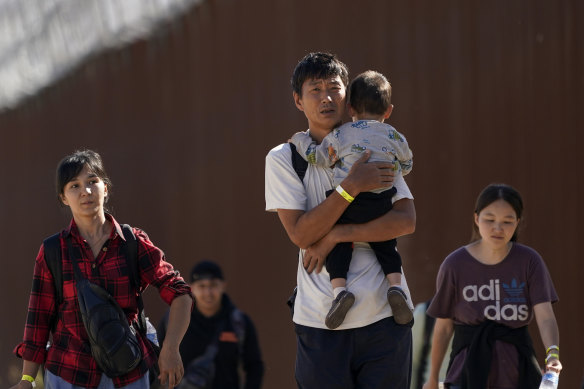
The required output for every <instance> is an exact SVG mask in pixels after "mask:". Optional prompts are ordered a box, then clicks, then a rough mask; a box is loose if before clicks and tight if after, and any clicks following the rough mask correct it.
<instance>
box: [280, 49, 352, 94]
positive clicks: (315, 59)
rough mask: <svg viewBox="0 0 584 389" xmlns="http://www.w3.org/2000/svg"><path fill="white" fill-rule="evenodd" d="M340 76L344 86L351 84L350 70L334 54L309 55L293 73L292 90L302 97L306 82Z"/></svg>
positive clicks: (299, 63)
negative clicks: (303, 86)
mask: <svg viewBox="0 0 584 389" xmlns="http://www.w3.org/2000/svg"><path fill="white" fill-rule="evenodd" d="M334 76H339V77H340V78H341V81H342V82H343V85H344V86H347V84H348V83H349V70H348V69H347V65H345V64H344V63H342V62H341V61H340V60H339V59H338V58H337V57H336V56H335V55H334V54H330V53H309V54H307V55H306V56H305V57H304V58H302V59H301V60H300V62H298V64H297V65H296V68H295V69H294V72H293V73H292V79H291V80H290V83H291V84H292V90H293V91H294V92H296V93H297V94H298V95H299V96H302V85H304V81H306V80H311V79H316V80H321V79H325V78H328V77H334Z"/></svg>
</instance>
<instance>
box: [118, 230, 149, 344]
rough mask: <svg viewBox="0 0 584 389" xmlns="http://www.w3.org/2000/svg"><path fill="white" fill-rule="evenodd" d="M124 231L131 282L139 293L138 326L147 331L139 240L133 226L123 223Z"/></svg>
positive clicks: (125, 255)
mask: <svg viewBox="0 0 584 389" xmlns="http://www.w3.org/2000/svg"><path fill="white" fill-rule="evenodd" d="M121 227H122V232H123V234H124V238H125V240H126V241H125V242H124V243H122V247H121V249H122V253H123V254H124V257H125V258H126V264H127V266H128V275H129V277H130V283H131V285H132V287H133V288H134V290H135V291H136V293H137V294H138V297H137V301H138V327H139V329H140V331H141V332H142V333H143V334H145V333H146V317H145V316H144V301H142V290H141V289H140V270H139V269H140V267H139V265H138V240H137V239H136V235H134V231H133V230H132V227H131V226H130V225H128V224H122V225H121Z"/></svg>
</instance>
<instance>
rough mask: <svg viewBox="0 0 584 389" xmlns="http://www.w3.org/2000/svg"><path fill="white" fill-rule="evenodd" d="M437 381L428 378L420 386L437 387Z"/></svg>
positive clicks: (431, 388)
mask: <svg viewBox="0 0 584 389" xmlns="http://www.w3.org/2000/svg"><path fill="white" fill-rule="evenodd" d="M438 388H439V386H438V381H436V380H428V381H426V383H425V384H424V386H422V389H438Z"/></svg>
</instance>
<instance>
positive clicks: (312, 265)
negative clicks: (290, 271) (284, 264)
mask: <svg viewBox="0 0 584 389" xmlns="http://www.w3.org/2000/svg"><path fill="white" fill-rule="evenodd" d="M333 231H334V228H333V230H331V231H330V232H329V233H328V234H326V235H325V236H323V237H322V239H320V240H319V241H317V242H316V243H314V244H313V245H311V246H309V247H308V248H307V249H306V250H304V255H303V256H302V264H303V265H304V268H305V269H306V272H307V273H308V274H310V273H312V272H313V271H314V270H316V273H317V274H318V273H320V272H321V270H322V267H323V266H324V264H325V261H326V257H327V255H328V254H329V253H330V252H331V250H332V249H333V248H334V247H335V245H336V244H337V242H336V241H335V240H334V233H333Z"/></svg>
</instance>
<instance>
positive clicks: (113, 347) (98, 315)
mask: <svg viewBox="0 0 584 389" xmlns="http://www.w3.org/2000/svg"><path fill="white" fill-rule="evenodd" d="M72 246H73V245H72V244H71V239H70V238H67V247H68V250H69V256H70V258H71V262H72V264H73V270H74V272H75V286H76V288H77V299H78V301H79V310H80V312H81V317H82V319H83V324H84V326H85V330H86V331H87V336H88V337H89V343H90V345H91V354H92V355H93V358H94V359H95V361H96V362H97V364H98V366H99V367H100V368H101V370H103V372H104V373H105V375H107V376H108V377H117V376H121V375H124V374H127V373H129V372H130V371H132V370H134V369H135V368H136V367H137V366H138V364H139V363H140V361H141V360H142V350H141V349H140V343H139V342H138V339H137V338H136V331H135V330H134V328H133V327H130V325H129V324H128V319H127V318H126V315H125V314H124V311H123V310H122V308H120V306H119V305H118V303H117V302H116V300H115V299H114V298H113V297H112V296H111V295H110V294H109V293H108V292H107V291H106V290H105V289H104V288H102V287H101V286H99V285H96V284H94V283H92V282H90V281H89V280H88V279H87V278H85V277H83V275H82V273H81V269H80V268H79V263H78V260H77V258H76V256H75V255H74V251H73V247H72Z"/></svg>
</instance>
